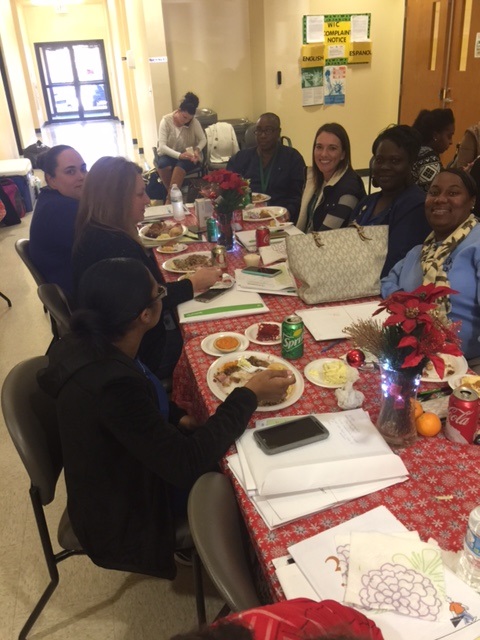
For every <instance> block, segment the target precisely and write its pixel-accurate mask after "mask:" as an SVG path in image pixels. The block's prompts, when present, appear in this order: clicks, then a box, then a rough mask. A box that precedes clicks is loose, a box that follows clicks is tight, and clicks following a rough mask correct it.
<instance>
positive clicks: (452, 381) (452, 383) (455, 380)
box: [448, 373, 478, 390]
mask: <svg viewBox="0 0 480 640" xmlns="http://www.w3.org/2000/svg"><path fill="white" fill-rule="evenodd" d="M462 378H474V379H478V375H477V374H476V373H471V374H468V373H460V374H458V375H455V376H450V378H449V379H448V385H449V387H450V388H451V389H454V390H455V389H456V388H457V387H460V386H461V385H462Z"/></svg>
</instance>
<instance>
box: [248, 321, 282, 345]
mask: <svg viewBox="0 0 480 640" xmlns="http://www.w3.org/2000/svg"><path fill="white" fill-rule="evenodd" d="M245 335H246V336H247V338H248V339H249V340H250V342H254V343H255V344H265V345H272V344H280V343H281V342H282V325H281V324H280V322H256V323H255V324H251V325H250V326H249V327H248V328H247V329H245Z"/></svg>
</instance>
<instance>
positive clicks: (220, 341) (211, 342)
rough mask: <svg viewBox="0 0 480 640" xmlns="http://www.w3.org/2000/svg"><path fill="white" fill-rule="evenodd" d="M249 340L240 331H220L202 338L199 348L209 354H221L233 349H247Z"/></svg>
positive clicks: (231, 351) (230, 351)
mask: <svg viewBox="0 0 480 640" xmlns="http://www.w3.org/2000/svg"><path fill="white" fill-rule="evenodd" d="M249 344H250V342H249V341H248V338H246V337H245V336H244V335H242V334H241V333H235V332H234V331H220V332H219V333H212V334H211V335H209V336H207V337H206V338H204V339H203V340H202V342H201V344H200V346H201V348H202V349H203V351H205V353H208V355H209V356H217V358H218V356H221V355H223V354H224V353H233V352H235V351H245V349H248V345H249Z"/></svg>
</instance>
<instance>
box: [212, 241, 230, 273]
mask: <svg viewBox="0 0 480 640" xmlns="http://www.w3.org/2000/svg"><path fill="white" fill-rule="evenodd" d="M212 264H213V266H214V267H220V269H224V270H225V269H226V268H227V250H226V248H225V247H223V246H222V245H220V244H217V246H216V247H213V249H212Z"/></svg>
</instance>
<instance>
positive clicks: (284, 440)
mask: <svg viewBox="0 0 480 640" xmlns="http://www.w3.org/2000/svg"><path fill="white" fill-rule="evenodd" d="M329 435H330V434H329V432H328V429H327V427H325V425H323V424H322V423H321V422H320V420H319V419H318V418H316V417H315V416H305V417H304V418H296V419H295V420H289V421H288V422H283V423H282V424H276V425H274V426H273V427H266V428H265V429H258V430H257V431H255V433H254V434H253V437H254V438H255V440H256V442H257V444H258V446H259V447H260V448H261V449H262V450H263V451H264V452H265V453H268V454H269V455H272V454H275V453H281V452H282V451H289V450H290V449H296V448H297V447H303V446H304V445H306V444H311V443H312V442H317V441H319V440H326V438H328V436H329Z"/></svg>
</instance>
